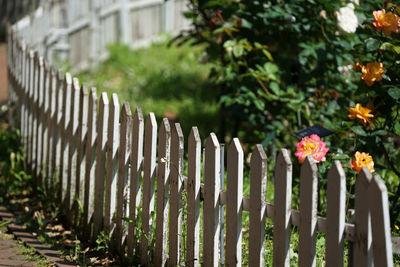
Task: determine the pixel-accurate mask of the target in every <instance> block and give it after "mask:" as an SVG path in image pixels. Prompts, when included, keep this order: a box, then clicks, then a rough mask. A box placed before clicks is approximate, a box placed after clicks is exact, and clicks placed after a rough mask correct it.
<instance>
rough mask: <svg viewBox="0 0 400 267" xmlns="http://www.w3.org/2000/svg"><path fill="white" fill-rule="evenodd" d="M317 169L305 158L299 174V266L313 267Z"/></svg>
mask: <svg viewBox="0 0 400 267" xmlns="http://www.w3.org/2000/svg"><path fill="white" fill-rule="evenodd" d="M317 190H318V169H317V165H316V163H315V161H314V159H313V158H312V156H307V158H306V159H305V161H304V162H303V164H302V166H301V173H300V226H299V266H300V267H303V266H307V267H308V266H315V265H316V254H315V253H316V251H315V241H316V236H317V204H318V203H317V202H318V194H317Z"/></svg>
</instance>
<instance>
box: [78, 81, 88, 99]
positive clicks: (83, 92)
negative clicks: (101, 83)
mask: <svg viewBox="0 0 400 267" xmlns="http://www.w3.org/2000/svg"><path fill="white" fill-rule="evenodd" d="M80 93H81V94H80V95H81V96H87V95H88V94H89V91H88V88H87V86H86V84H84V83H82V86H81V92H80Z"/></svg>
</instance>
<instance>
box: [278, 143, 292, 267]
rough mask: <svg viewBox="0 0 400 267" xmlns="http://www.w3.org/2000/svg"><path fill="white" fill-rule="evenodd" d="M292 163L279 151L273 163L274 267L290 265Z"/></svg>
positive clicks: (285, 151) (288, 157)
mask: <svg viewBox="0 0 400 267" xmlns="http://www.w3.org/2000/svg"><path fill="white" fill-rule="evenodd" d="M292 169H293V165H292V161H291V160H290V152H289V151H288V150H286V149H281V151H280V152H279V154H278V157H277V159H276V162H275V179H274V183H275V191H274V239H273V241H274V256H273V257H274V259H273V264H274V266H276V267H277V266H286V267H288V266H289V265H290V262H289V260H290V255H289V249H290V233H291V225H290V220H291V215H292Z"/></svg>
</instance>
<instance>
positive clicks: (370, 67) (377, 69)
mask: <svg viewBox="0 0 400 267" xmlns="http://www.w3.org/2000/svg"><path fill="white" fill-rule="evenodd" d="M385 70H386V68H385V67H384V66H383V64H382V63H381V62H372V63H367V65H366V66H362V67H361V72H362V75H361V79H363V80H364V81H365V83H366V84H367V85H368V86H371V85H373V84H374V82H379V81H381V80H382V74H383V73H384V72H385Z"/></svg>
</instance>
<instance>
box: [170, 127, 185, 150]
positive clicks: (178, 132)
mask: <svg viewBox="0 0 400 267" xmlns="http://www.w3.org/2000/svg"><path fill="white" fill-rule="evenodd" d="M171 138H176V139H178V142H179V147H181V145H182V146H183V140H184V136H183V132H182V127H181V124H180V123H175V124H174V128H173V129H172V135H171Z"/></svg>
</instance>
